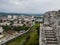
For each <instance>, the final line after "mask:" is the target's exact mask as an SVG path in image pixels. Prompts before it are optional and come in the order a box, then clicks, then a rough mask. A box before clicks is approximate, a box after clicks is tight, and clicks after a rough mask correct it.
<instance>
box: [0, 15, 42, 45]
mask: <svg viewBox="0 0 60 45" xmlns="http://www.w3.org/2000/svg"><path fill="white" fill-rule="evenodd" d="M39 18H41V19H39ZM36 22H43V16H40V17H38V16H24V15H20V16H17V15H8V16H0V45H2V44H5V43H6V42H8V41H10V40H12V39H14V38H16V37H19V36H20V35H23V34H25V33H27V32H28V31H29V30H30V28H31V27H32V26H33V25H35V23H36Z"/></svg>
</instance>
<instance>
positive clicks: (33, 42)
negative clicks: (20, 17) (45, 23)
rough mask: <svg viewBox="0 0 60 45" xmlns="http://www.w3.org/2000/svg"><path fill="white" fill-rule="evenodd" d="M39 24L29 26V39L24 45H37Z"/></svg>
mask: <svg viewBox="0 0 60 45" xmlns="http://www.w3.org/2000/svg"><path fill="white" fill-rule="evenodd" d="M39 27H40V25H39V24H38V23H37V24H36V25H34V26H33V27H32V28H31V33H30V39H29V40H28V42H27V43H26V45H39V35H38V28H39Z"/></svg>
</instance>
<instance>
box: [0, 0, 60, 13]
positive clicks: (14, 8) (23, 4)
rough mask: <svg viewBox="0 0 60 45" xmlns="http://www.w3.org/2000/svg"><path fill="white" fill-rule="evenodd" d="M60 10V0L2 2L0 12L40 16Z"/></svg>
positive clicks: (6, 0) (2, 0)
mask: <svg viewBox="0 0 60 45" xmlns="http://www.w3.org/2000/svg"><path fill="white" fill-rule="evenodd" d="M59 9H60V0H0V12H8V13H32V14H40V13H45V12H47V11H52V10H59Z"/></svg>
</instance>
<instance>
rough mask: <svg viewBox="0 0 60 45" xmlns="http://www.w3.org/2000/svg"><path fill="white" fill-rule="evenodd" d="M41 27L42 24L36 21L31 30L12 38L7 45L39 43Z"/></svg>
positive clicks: (36, 44)
mask: <svg viewBox="0 0 60 45" xmlns="http://www.w3.org/2000/svg"><path fill="white" fill-rule="evenodd" d="M39 27H40V25H39V24H38V23H36V24H35V25H34V26H33V27H32V28H31V30H30V32H28V33H27V34H24V35H23V36H21V37H18V38H16V39H13V40H11V41H10V42H8V43H7V45H39Z"/></svg>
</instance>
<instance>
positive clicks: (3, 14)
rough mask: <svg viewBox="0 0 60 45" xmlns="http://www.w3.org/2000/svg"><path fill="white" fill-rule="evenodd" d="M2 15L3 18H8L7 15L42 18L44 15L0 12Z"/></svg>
mask: <svg viewBox="0 0 60 45" xmlns="http://www.w3.org/2000/svg"><path fill="white" fill-rule="evenodd" d="M0 15H2V16H7V15H26V16H32V15H33V16H41V15H43V14H24V13H5V12H0Z"/></svg>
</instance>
